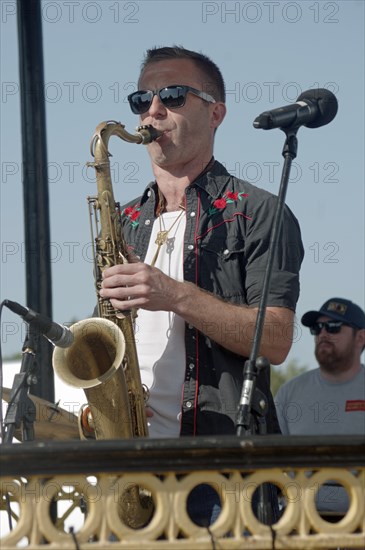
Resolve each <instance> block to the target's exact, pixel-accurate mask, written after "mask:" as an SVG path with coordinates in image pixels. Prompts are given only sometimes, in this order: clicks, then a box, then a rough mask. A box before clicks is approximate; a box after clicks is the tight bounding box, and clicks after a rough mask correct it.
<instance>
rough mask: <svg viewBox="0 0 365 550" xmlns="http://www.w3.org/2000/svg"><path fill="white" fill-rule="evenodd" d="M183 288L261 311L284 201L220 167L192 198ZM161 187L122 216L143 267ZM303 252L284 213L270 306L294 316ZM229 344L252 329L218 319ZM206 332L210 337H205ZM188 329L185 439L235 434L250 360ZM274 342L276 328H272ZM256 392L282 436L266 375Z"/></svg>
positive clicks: (272, 428)
mask: <svg viewBox="0 0 365 550" xmlns="http://www.w3.org/2000/svg"><path fill="white" fill-rule="evenodd" d="M185 199H186V204H185V206H186V230H185V237H184V280H185V281H189V282H191V283H195V284H196V285H197V286H199V287H201V288H202V289H204V290H206V291H209V292H211V293H213V294H215V295H216V296H218V297H220V298H222V299H223V300H225V301H229V302H232V303H234V304H242V305H246V306H255V307H257V306H258V305H259V301H260V298H261V293H262V285H263V279H264V273H265V269H266V264H267V257H268V250H269V243H270V236H271V231H272V226H273V219H274V215H275V209H276V204H277V197H276V196H274V195H272V194H271V193H269V192H267V191H265V190H262V189H259V188H257V187H255V186H253V185H251V184H249V183H247V182H245V181H243V180H239V179H237V178H235V177H233V176H231V175H230V174H229V173H228V172H227V171H226V169H225V168H224V167H223V166H222V165H221V164H220V163H219V162H217V161H215V162H214V164H213V166H212V168H211V169H210V170H209V171H208V172H206V173H204V174H203V175H201V176H199V177H198V178H197V179H196V180H195V181H194V182H193V183H192V184H190V185H189V186H188V187H187V188H186V190H185ZM156 202H157V185H156V183H151V184H150V185H149V186H148V187H147V188H146V190H145V192H144V194H143V195H142V196H141V197H140V198H139V199H136V200H134V201H131V202H130V203H129V204H128V205H126V206H125V207H124V208H123V211H122V214H123V233H124V237H125V240H126V242H127V244H128V246H130V247H131V248H132V249H133V251H134V253H135V254H137V255H138V256H139V257H140V258H141V260H142V261H143V260H144V258H145V256H146V252H147V248H148V244H149V240H150V236H151V231H152V226H153V223H154V220H155V217H156V216H155V211H156ZM302 259H303V245H302V241H301V236H300V228H299V224H298V222H297V220H296V218H295V217H294V215H293V214H292V212H291V211H290V209H289V208H288V207H287V206H285V208H284V213H283V221H282V226H281V232H280V236H279V239H278V243H277V247H276V254H275V258H274V262H273V271H272V277H271V285H270V291H269V296H268V302H267V305H268V306H269V307H285V308H289V309H291V310H293V311H295V306H296V303H297V300H298V296H299V268H300V265H301V262H302ZM211 323H214V324H215V327H216V328H217V330H219V331H221V332H223V333H224V335H225V337H226V338H227V341H229V340H233V339H238V338H240V337H242V334H244V332H245V330H247V327H244V326H241V325H239V323H238V322H237V323H232V324H231V325H230V326H223V325H222V323H221V322H220V320H219V319H212V320H211ZM203 332H204V331H203ZM203 332H200V331H198V330H197V329H195V328H194V327H193V326H191V325H189V324H187V323H186V324H185V348H186V369H185V381H184V388H183V392H182V403H181V412H182V414H181V431H180V433H181V435H209V434H233V433H235V421H236V413H237V405H238V403H239V399H240V395H241V388H242V382H243V368H244V364H245V360H246V358H245V357H241V356H239V355H237V354H235V353H233V352H231V351H229V350H227V349H226V348H224V347H223V346H221V345H219V344H217V343H215V342H214V341H212V340H210V339H209V338H207V337H206V336H205V334H204V333H203ZM272 334H273V338H275V327H274V326H273V327H272ZM257 387H258V388H259V389H260V390H261V391H262V392H263V393H264V394H265V395H266V397H267V399H268V400H269V412H268V415H267V418H266V420H267V428H268V433H275V432H279V431H280V430H279V427H278V422H277V418H276V412H275V406H274V403H273V399H272V396H271V392H270V373H269V370H268V369H265V370H264V371H262V372H261V373H260V375H259V376H258V379H257Z"/></svg>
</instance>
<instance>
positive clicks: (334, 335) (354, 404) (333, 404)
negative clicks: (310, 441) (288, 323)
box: [275, 298, 365, 435]
mask: <svg viewBox="0 0 365 550" xmlns="http://www.w3.org/2000/svg"><path fill="white" fill-rule="evenodd" d="M302 324H303V325H304V326H305V327H308V328H309V330H310V332H311V334H313V336H314V345H315V349H314V354H315V357H316V359H317V361H318V365H319V367H318V368H316V369H312V370H309V371H307V372H305V373H304V374H301V375H300V376H297V377H295V378H293V379H292V380H289V381H288V382H286V383H285V384H283V385H282V386H281V388H280V389H279V391H278V393H277V395H276V399H275V402H276V406H277V409H278V414H279V422H280V427H281V431H282V433H283V434H291V435H314V434H316V435H330V434H333V435H337V434H365V367H364V365H362V364H361V359H360V357H361V353H362V350H363V349H364V346H365V314H364V311H363V310H362V309H361V308H360V307H359V306H358V305H356V304H354V303H353V302H351V301H350V300H346V299H344V298H331V299H330V300H327V301H326V302H325V303H324V304H323V306H322V307H321V308H320V309H319V310H318V311H308V312H307V313H305V314H304V315H303V317H302Z"/></svg>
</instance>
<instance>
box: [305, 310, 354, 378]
mask: <svg viewBox="0 0 365 550" xmlns="http://www.w3.org/2000/svg"><path fill="white" fill-rule="evenodd" d="M330 320H331V319H330V318H329V317H325V316H321V317H319V318H318V319H317V322H321V321H330ZM357 354H358V345H356V332H355V331H354V329H353V328H352V327H349V326H347V325H342V327H341V329H340V332H338V333H337V334H330V333H328V332H327V331H326V329H325V328H323V329H322V330H321V332H320V333H319V334H318V336H315V356H316V359H317V361H318V363H319V364H320V366H321V367H322V368H323V369H324V370H327V371H328V372H331V373H333V374H334V373H336V372H343V371H344V370H346V367H347V368H349V367H350V366H351V365H352V362H353V359H354V358H355V357H356V355H357Z"/></svg>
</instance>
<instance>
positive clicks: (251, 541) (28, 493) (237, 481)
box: [0, 436, 365, 550]
mask: <svg viewBox="0 0 365 550" xmlns="http://www.w3.org/2000/svg"><path fill="white" fill-rule="evenodd" d="M364 450H365V446H364V440H363V438H360V437H350V436H349V437H327V438H324V437H303V438H300V437H290V438H289V437H282V436H262V437H251V438H247V439H240V438H237V437H228V436H227V437H197V438H181V439H178V440H171V439H168V440H147V439H141V440H138V441H137V440H133V441H97V442H96V441H85V442H80V441H64V442H60V441H55V442H52V441H45V442H31V443H21V444H14V445H2V448H1V454H0V465H1V476H2V477H1V531H2V535H1V536H2V538H1V541H0V547H1V548H2V550H7V549H11V548H16V547H25V548H29V549H32V550H40V549H45V548H47V547H49V548H57V549H58V548H62V549H64V550H68V549H72V550H78V549H80V550H88V549H94V548H95V549H99V548H100V549H103V550H104V549H109V548H115V549H122V548H128V549H129V548H130V549H135V550H137V549H140V548H143V549H146V550H149V549H151V550H152V549H154V550H157V549H158V550H160V549H161V550H163V549H165V548H166V549H180V548H181V549H189V550H190V549H194V550H199V549H208V548H212V549H233V548H234V549H241V548H245V549H246V548H247V549H253V548H255V549H258V548H262V549H266V548H267V549H272V548H276V549H284V548H285V549H288V548H292V549H294V548H295V549H306V550H307V549H308V548H311V549H317V548H318V549H319V548H327V549H332V548H346V549H348V548H364V546H365V519H364V517H365V514H364V502H365V462H364ZM266 482H270V483H273V484H275V485H276V486H277V487H278V489H279V496H280V498H279V502H280V507H281V517H280V520H279V521H278V522H277V523H275V524H274V525H272V526H271V527H270V526H267V525H264V524H263V523H261V522H260V521H259V520H258V519H257V517H256V516H255V513H254V511H253V509H252V506H251V503H252V496H253V494H254V492H255V491H256V489H257V488H258V487H259V486H260V485H261V484H262V483H266ZM202 483H207V484H210V485H211V486H212V487H213V489H215V490H216V491H217V493H218V494H219V496H220V499H221V503H222V511H221V513H220V515H219V517H218V519H217V520H216V521H215V522H214V523H213V524H212V525H211V526H208V527H201V526H198V525H196V524H195V523H193V522H192V520H191V519H190V517H189V515H188V513H187V511H186V502H187V498H188V495H189V493H190V492H191V491H192V490H193V488H194V487H196V486H197V485H200V484H202ZM134 484H138V485H139V486H140V488H142V489H144V490H145V492H147V493H149V494H150V495H151V498H152V500H153V503H154V512H153V515H152V517H151V519H150V521H149V523H148V524H147V525H146V526H144V527H143V528H141V529H131V528H130V527H128V526H127V525H126V524H125V523H124V522H123V520H122V519H121V517H120V516H119V509H120V499H123V495H125V491H126V490H127V489H128V488H130V487H131V485H134ZM326 487H328V488H329V489H328V491H327V493H326V495H327V496H325V497H324V498H323V495H322V502H321V504H319V503H318V499H317V497H318V495H319V494H320V493H321V492H323V490H324V489H325V488H326ZM342 493H344V494H345V495H346V496H347V497H348V502H347V504H346V505H345V509H342V510H341V509H340V510H339V509H338V508H341V506H343V502H342V497H341V498H340V494H342ZM342 496H343V495H342ZM55 503H56V504H55ZM326 504H328V506H326ZM321 507H322V509H320V508H321ZM326 508H327V509H326ZM336 508H337V509H336ZM9 516H10V517H11V520H9Z"/></svg>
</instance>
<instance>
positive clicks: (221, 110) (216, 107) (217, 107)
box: [210, 101, 227, 129]
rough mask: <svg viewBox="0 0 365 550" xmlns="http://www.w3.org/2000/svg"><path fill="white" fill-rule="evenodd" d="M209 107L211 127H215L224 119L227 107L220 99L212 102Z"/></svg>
mask: <svg viewBox="0 0 365 550" xmlns="http://www.w3.org/2000/svg"><path fill="white" fill-rule="evenodd" d="M210 107H211V110H212V111H211V126H212V128H214V129H216V128H218V126H220V125H221V124H222V122H223V120H224V117H225V116H226V112H227V108H226V104H225V103H223V102H222V101H217V103H213V105H210Z"/></svg>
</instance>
